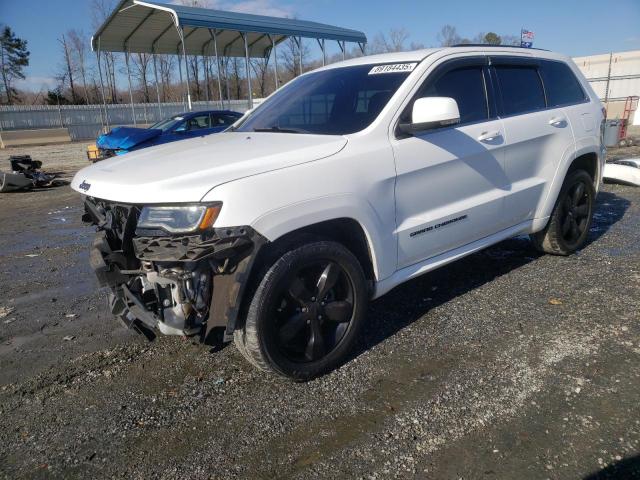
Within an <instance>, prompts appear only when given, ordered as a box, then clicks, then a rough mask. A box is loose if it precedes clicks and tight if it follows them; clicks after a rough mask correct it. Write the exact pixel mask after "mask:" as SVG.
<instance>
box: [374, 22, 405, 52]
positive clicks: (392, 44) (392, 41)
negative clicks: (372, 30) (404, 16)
mask: <svg viewBox="0 0 640 480" xmlns="http://www.w3.org/2000/svg"><path fill="white" fill-rule="evenodd" d="M409 37H410V35H409V32H408V31H407V30H406V29H405V28H392V29H391V30H389V34H388V35H385V34H384V33H383V32H379V33H378V34H377V35H376V36H375V37H374V38H373V42H371V45H370V47H369V50H370V51H371V52H372V53H387V52H402V51H403V50H406V46H405V42H406V41H407V40H408V39H409Z"/></svg>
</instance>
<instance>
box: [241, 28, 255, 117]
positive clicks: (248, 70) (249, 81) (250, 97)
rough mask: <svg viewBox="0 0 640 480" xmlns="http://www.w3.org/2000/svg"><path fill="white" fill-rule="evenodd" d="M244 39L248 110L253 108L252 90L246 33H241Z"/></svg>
mask: <svg viewBox="0 0 640 480" xmlns="http://www.w3.org/2000/svg"><path fill="white" fill-rule="evenodd" d="M240 35H242V40H244V68H245V70H246V72H247V90H248V92H249V100H248V106H249V110H251V109H252V108H253V92H252V91H251V69H250V68H249V47H248V45H247V34H246V33H241V34H240Z"/></svg>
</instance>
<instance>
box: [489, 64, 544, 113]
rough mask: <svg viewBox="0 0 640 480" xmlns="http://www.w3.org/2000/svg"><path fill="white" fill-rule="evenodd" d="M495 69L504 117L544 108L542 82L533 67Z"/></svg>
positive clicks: (498, 67) (509, 66)
mask: <svg viewBox="0 0 640 480" xmlns="http://www.w3.org/2000/svg"><path fill="white" fill-rule="evenodd" d="M495 69H496V75H497V76H498V82H499V84H500V92H501V93H502V107H503V110H504V114H505V115H517V114H519V113H526V112H533V111H535V110H542V109H544V108H546V103H545V99H544V90H543V89H542V82H541V81H540V75H538V70H537V69H536V68H535V67H524V66H512V65H497V66H496V67H495Z"/></svg>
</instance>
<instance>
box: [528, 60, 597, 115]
mask: <svg viewBox="0 0 640 480" xmlns="http://www.w3.org/2000/svg"><path fill="white" fill-rule="evenodd" d="M540 75H541V76H542V81H543V82H544V88H545V91H546V93H547V102H548V104H549V107H559V106H561V105H571V104H576V103H582V102H584V101H585V100H586V99H587V96H586V95H585V93H584V90H583V89H582V86H581V85H580V82H579V81H578V79H577V78H576V76H575V74H574V73H573V71H571V68H569V66H568V65H567V64H566V63H562V62H553V61H548V60H546V61H542V63H541V65H540Z"/></svg>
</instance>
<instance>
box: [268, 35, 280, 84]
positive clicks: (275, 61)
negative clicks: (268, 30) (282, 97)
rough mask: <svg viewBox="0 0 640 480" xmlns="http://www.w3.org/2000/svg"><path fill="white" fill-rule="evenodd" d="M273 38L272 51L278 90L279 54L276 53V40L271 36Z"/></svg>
mask: <svg viewBox="0 0 640 480" xmlns="http://www.w3.org/2000/svg"><path fill="white" fill-rule="evenodd" d="M269 38H271V45H272V47H271V50H272V51H273V67H274V69H275V77H276V78H275V80H276V90H278V52H277V51H276V40H275V39H274V38H273V37H272V36H271V35H269Z"/></svg>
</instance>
